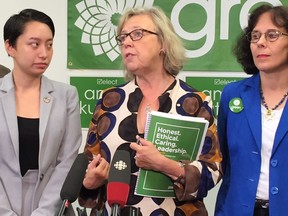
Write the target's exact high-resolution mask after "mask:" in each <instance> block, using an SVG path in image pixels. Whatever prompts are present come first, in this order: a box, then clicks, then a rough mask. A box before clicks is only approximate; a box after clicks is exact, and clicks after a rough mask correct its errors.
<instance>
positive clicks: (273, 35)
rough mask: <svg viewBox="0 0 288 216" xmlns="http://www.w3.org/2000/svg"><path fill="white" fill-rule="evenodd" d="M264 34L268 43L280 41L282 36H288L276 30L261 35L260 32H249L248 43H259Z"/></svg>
mask: <svg viewBox="0 0 288 216" xmlns="http://www.w3.org/2000/svg"><path fill="white" fill-rule="evenodd" d="M262 34H264V35H265V39H266V40H267V41H270V42H274V41H276V40H278V38H279V37H280V36H282V35H285V36H288V34H287V33H283V32H280V31H278V30H276V29H271V30H268V31H267V32H265V33H261V32H259V31H252V32H249V33H248V34H247V35H246V37H247V39H248V41H250V42H251V43H257V42H258V41H259V40H260V38H261V36H262Z"/></svg>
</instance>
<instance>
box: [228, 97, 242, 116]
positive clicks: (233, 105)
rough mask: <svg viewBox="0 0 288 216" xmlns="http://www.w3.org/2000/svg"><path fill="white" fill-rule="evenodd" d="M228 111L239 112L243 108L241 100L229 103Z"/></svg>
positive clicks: (237, 99)
mask: <svg viewBox="0 0 288 216" xmlns="http://www.w3.org/2000/svg"><path fill="white" fill-rule="evenodd" d="M229 109H230V110H231V111H232V112H234V113H239V112H241V111H242V110H243V109H244V107H243V103H242V100H241V98H233V99H231V100H230V102H229Z"/></svg>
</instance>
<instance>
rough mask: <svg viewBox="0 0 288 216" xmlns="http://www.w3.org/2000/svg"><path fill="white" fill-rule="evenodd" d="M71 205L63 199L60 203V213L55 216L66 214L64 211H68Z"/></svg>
mask: <svg viewBox="0 0 288 216" xmlns="http://www.w3.org/2000/svg"><path fill="white" fill-rule="evenodd" d="M70 205H71V203H70V201H69V200H67V199H65V200H63V202H62V205H61V208H60V211H59V212H58V214H57V216H64V215H65V213H66V210H67V209H68V207H69V206H70Z"/></svg>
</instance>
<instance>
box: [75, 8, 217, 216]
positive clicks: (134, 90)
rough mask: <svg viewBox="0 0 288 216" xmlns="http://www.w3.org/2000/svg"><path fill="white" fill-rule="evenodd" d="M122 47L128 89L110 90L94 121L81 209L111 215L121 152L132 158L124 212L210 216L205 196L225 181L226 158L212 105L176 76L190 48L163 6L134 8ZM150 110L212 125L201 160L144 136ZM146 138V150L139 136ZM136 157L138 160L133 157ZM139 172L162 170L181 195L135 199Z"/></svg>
mask: <svg viewBox="0 0 288 216" xmlns="http://www.w3.org/2000/svg"><path fill="white" fill-rule="evenodd" d="M116 40H117V43H118V44H119V46H120V49H121V53H122V58H123V64H124V67H125V71H126V78H127V79H128V80H129V82H127V83H126V84H124V85H121V86H117V87H113V88H110V89H107V90H105V91H104V93H103V96H102V98H101V99H100V100H99V101H98V102H97V104H96V107H95V111H94V114H93V117H92V120H91V122H90V127H89V131H88V135H87V142H86V146H85V150H84V151H85V152H86V153H87V154H88V155H90V156H91V160H92V158H94V159H93V160H92V161H91V163H90V164H89V166H88V168H87V174H86V177H85V179H84V181H83V189H82V190H81V194H80V199H79V200H80V204H81V205H83V206H86V207H91V208H93V210H92V212H91V214H92V215H93V214H94V215H95V214H96V212H97V211H98V213H99V211H102V212H103V214H104V215H110V207H109V205H108V204H107V202H106V203H105V201H106V196H105V195H106V191H105V182H106V180H107V176H108V172H109V162H110V161H111V158H112V157H113V154H114V152H115V151H116V150H117V149H123V150H127V151H129V152H130V154H131V164H132V168H131V181H130V193H129V197H128V201H127V205H126V207H124V209H122V215H125V213H124V212H125V211H126V210H127V209H129V208H133V207H139V208H140V210H141V213H142V215H145V216H148V215H151V216H153V215H155V216H158V215H167V216H168V215H170V216H171V215H179V216H180V215H207V211H206V208H205V206H204V204H203V198H204V197H205V196H206V195H207V192H208V190H209V189H211V188H213V187H214V186H215V185H216V184H217V183H218V182H219V180H220V179H221V169H220V162H221V154H220V151H219V143H218V137H217V134H216V126H215V118H214V116H213V110H212V100H211V98H210V97H208V96H206V95H205V94H204V93H202V92H199V91H197V90H195V89H194V88H192V87H190V86H188V85H187V84H186V83H185V82H183V81H181V80H179V79H178V78H176V75H177V74H178V73H179V71H180V70H181V69H182V67H183V64H184V62H185V49H184V47H183V45H182V43H181V40H180V39H179V38H178V36H177V35H176V33H175V31H174V29H173V27H172V24H171V22H170V20H169V19H168V18H167V17H166V16H165V14H164V13H163V11H162V10H161V9H159V8H156V7H153V8H149V9H131V10H129V11H127V12H126V13H125V14H124V15H123V16H122V18H121V20H120V22H119V26H118V36H117V37H116ZM147 110H148V111H149V110H158V111H161V112H166V113H168V112H169V113H175V114H179V115H185V116H199V117H204V118H206V119H207V120H208V121H209V128H208V132H207V134H206V138H205V143H204V146H203V149H202V153H201V155H200V158H199V160H197V161H183V163H184V164H185V165H184V166H183V164H181V163H179V162H177V161H174V160H171V159H168V158H166V157H164V156H163V155H162V154H161V153H160V152H159V151H158V150H157V149H156V148H155V146H154V145H153V144H152V143H150V142H148V141H146V140H144V139H143V134H144V126H145V122H146V114H147ZM138 136H140V137H142V138H141V140H140V141H141V143H142V145H143V146H139V145H137V144H136V143H135V142H136V137H138ZM135 155H136V157H134V156H135ZM139 167H142V168H145V169H152V170H155V171H158V172H162V173H164V174H166V175H167V176H169V177H170V178H171V179H172V180H173V181H175V184H174V190H175V194H176V196H177V198H174V199H173V198H166V199H164V198H150V197H143V196H138V195H135V194H134V189H135V183H136V179H137V173H138V170H139Z"/></svg>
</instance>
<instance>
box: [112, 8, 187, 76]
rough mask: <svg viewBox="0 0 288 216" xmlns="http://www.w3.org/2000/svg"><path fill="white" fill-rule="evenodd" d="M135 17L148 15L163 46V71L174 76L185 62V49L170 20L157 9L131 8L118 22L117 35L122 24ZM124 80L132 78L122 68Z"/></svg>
mask: <svg viewBox="0 0 288 216" xmlns="http://www.w3.org/2000/svg"><path fill="white" fill-rule="evenodd" d="M137 15H149V16H150V17H151V19H152V21H153V23H154V24H155V26H156V32H157V34H158V35H159V40H160V42H161V44H162V46H163V52H164V62H163V63H164V68H165V70H166V71H167V72H168V73H170V74H172V75H173V76H176V75H177V74H178V73H179V72H180V70H181V69H182V68H183V65H184V63H185V61H186V56H185V48H184V46H183V43H182V41H181V39H180V38H179V37H178V35H177V34H176V32H175V30H174V28H173V26H172V23H171V21H170V19H169V18H168V17H167V16H166V15H165V13H164V12H163V10H162V9H160V8H159V7H155V6H154V7H151V8H132V9H129V10H127V11H126V12H125V13H124V14H123V15H122V17H121V18H120V20H119V23H118V28H117V35H119V34H121V31H122V29H123V26H124V24H125V23H126V22H127V20H128V19H129V18H131V17H133V16H137ZM124 70H125V72H126V74H125V76H126V78H127V79H128V80H131V79H132V78H133V77H134V76H133V74H131V73H130V72H129V71H127V70H126V68H124Z"/></svg>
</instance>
